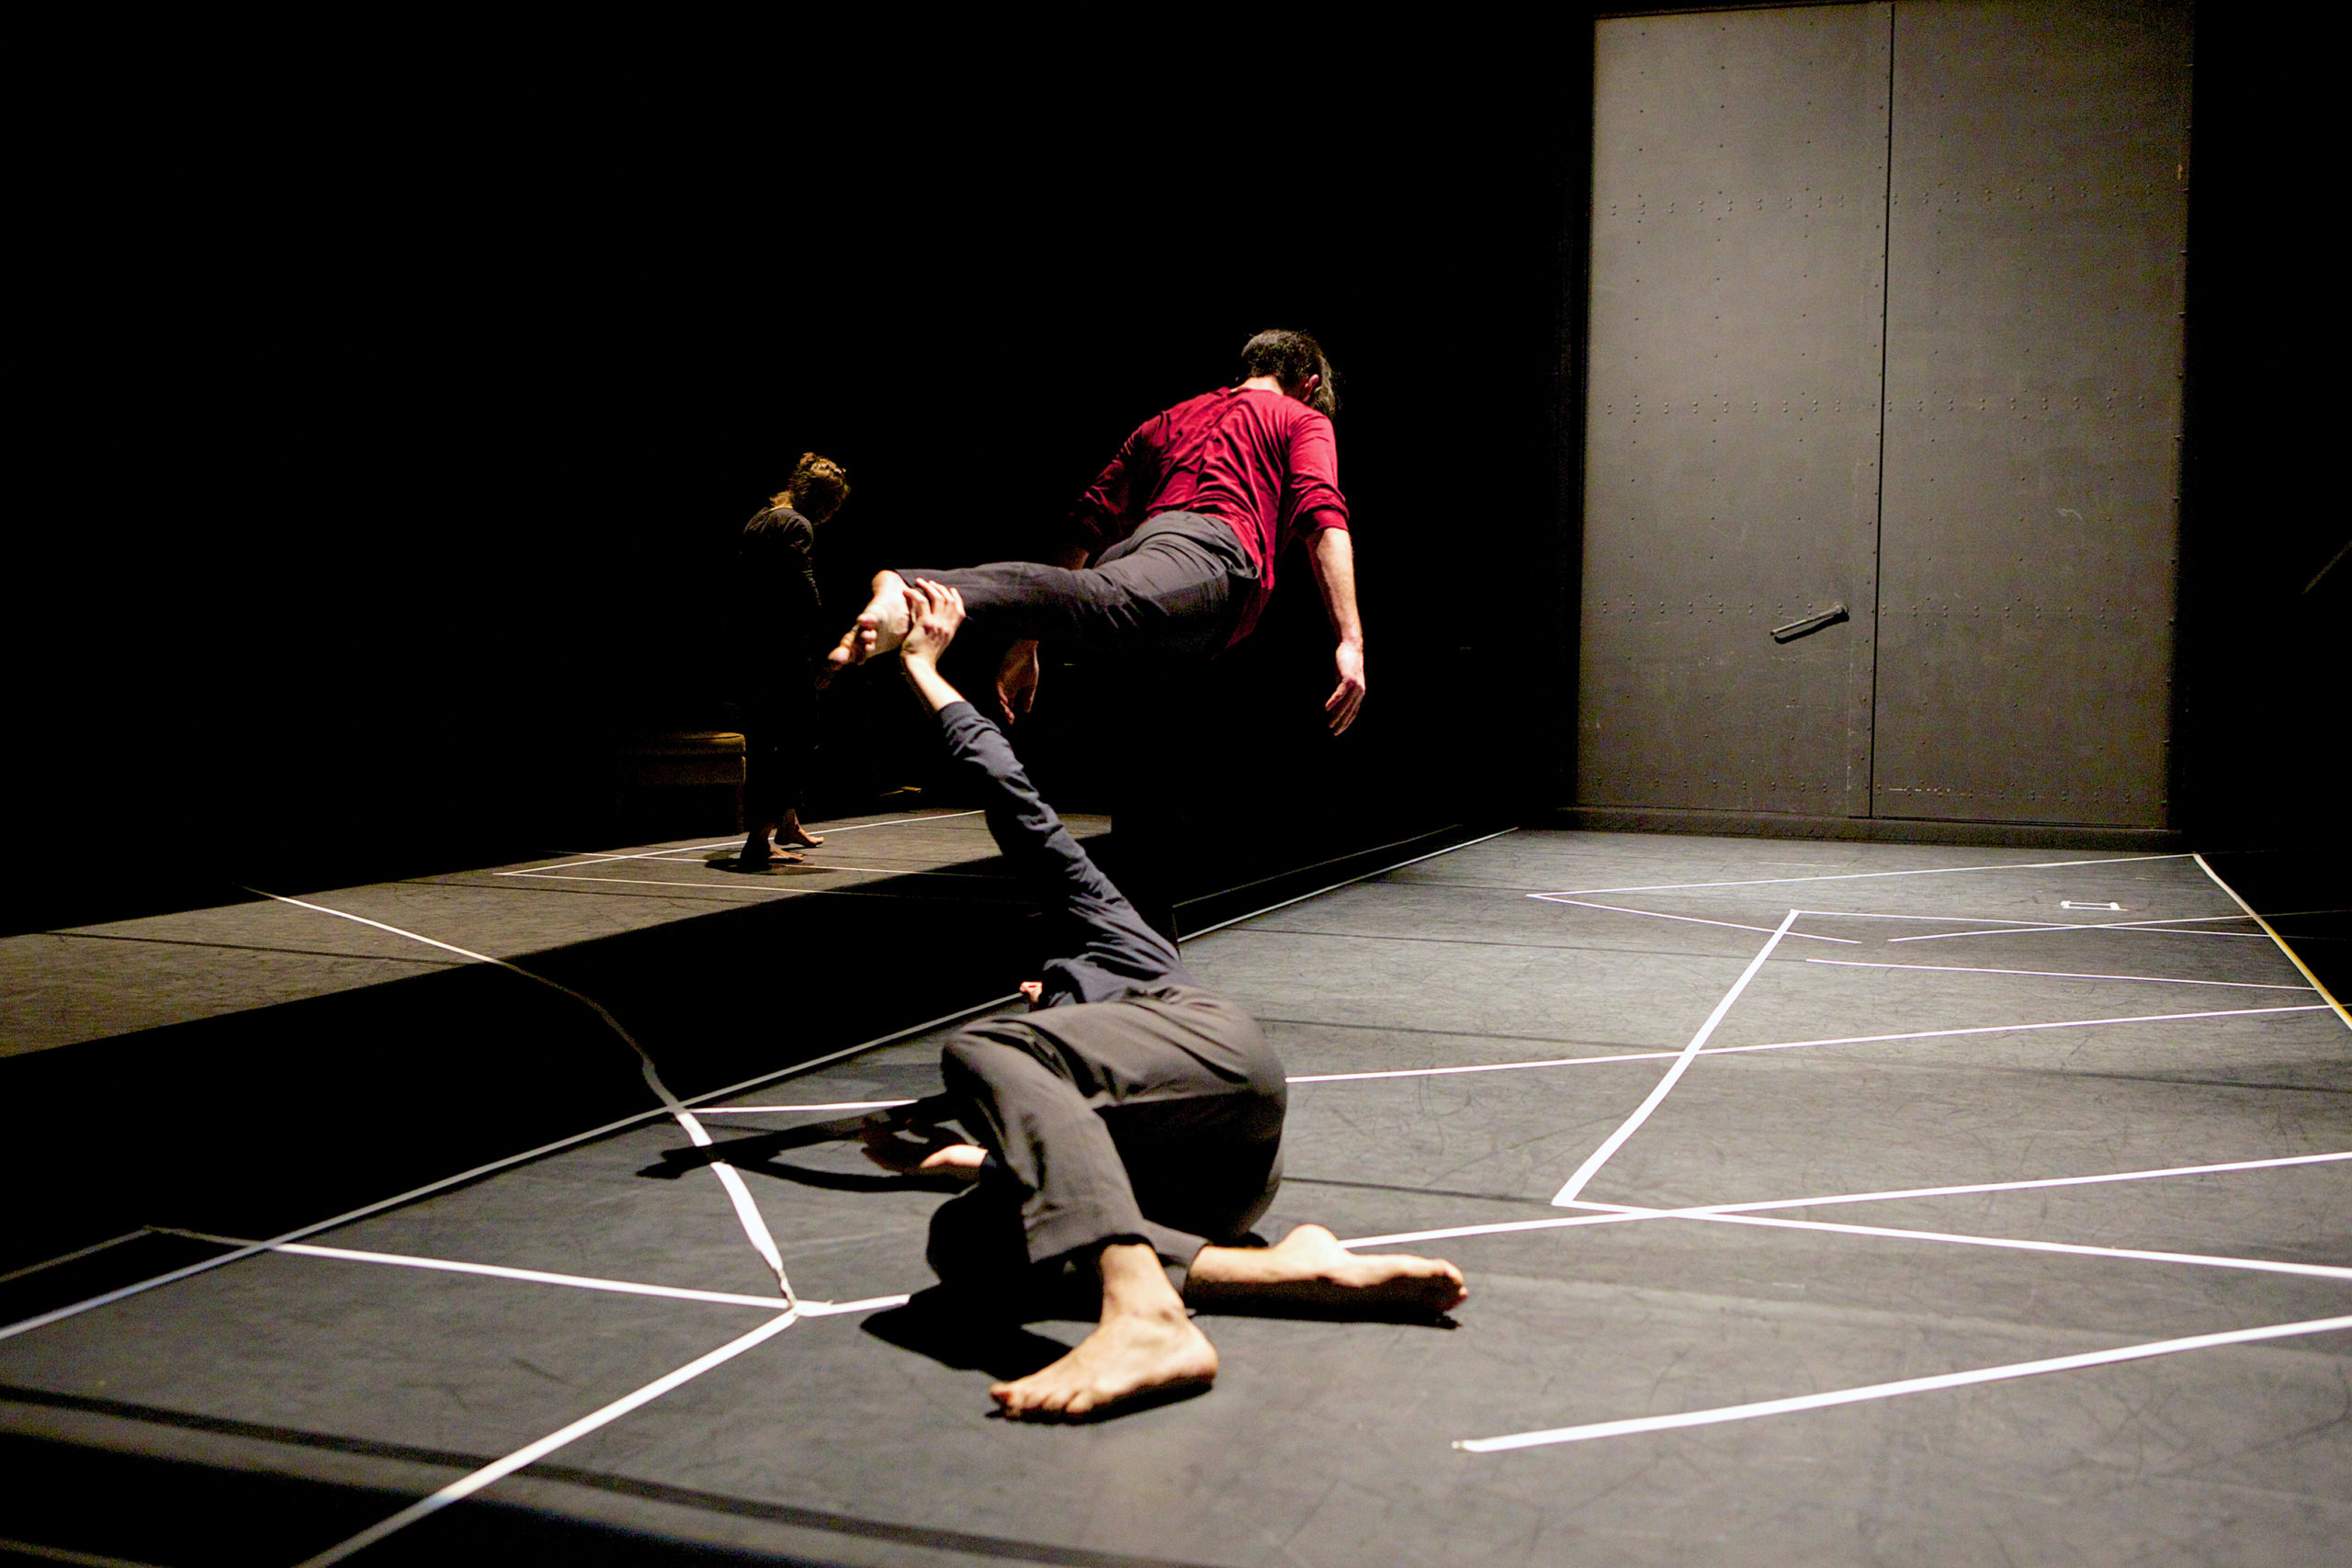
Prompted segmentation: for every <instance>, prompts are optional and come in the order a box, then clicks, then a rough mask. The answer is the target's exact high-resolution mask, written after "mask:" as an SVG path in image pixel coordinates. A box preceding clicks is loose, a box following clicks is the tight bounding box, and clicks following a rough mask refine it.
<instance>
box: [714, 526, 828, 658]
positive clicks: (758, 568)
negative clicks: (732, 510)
mask: <svg viewBox="0 0 2352 1568" xmlns="http://www.w3.org/2000/svg"><path fill="white" fill-rule="evenodd" d="M816 548H817V525H815V524H813V523H811V522H809V519H807V518H806V517H803V516H802V515H800V513H797V512H795V511H793V510H792V508H790V507H788V506H771V507H769V508H767V509H766V510H765V511H763V512H761V513H758V514H757V515H755V516H753V517H752V520H751V521H750V522H749V523H746V524H744V525H743V537H742V539H741V541H740V542H739V543H738V544H737V546H736V547H735V567H736V577H737V581H738V582H739V583H741V585H742V586H743V587H746V588H748V589H750V590H752V592H757V593H760V594H763V595H765V596H767V597H766V598H765V599H764V600H763V604H762V606H761V607H762V612H763V619H765V620H766V621H767V623H768V625H769V626H772V627H773V628H774V633H773V642H772V644H771V646H775V647H779V648H788V649H793V650H794V651H795V652H812V651H814V644H815V641H816V639H817V638H819V637H822V636H823V635H824V614H825V606H824V603H823V601H822V600H820V598H819V597H818V595H817V562H816Z"/></svg>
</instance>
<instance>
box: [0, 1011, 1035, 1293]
mask: <svg viewBox="0 0 2352 1568" xmlns="http://www.w3.org/2000/svg"><path fill="white" fill-rule="evenodd" d="M1020 999H1021V998H1019V997H1018V996H1003V997H994V998H989V1000H987V1001H984V1002H980V1003H978V1004H976V1005H974V1006H972V1007H967V1008H959V1009H958V1010H956V1011H954V1012H951V1013H943V1014H941V1015H940V1016H939V1017H937V1018H933V1019H927V1020H925V1021H922V1022H921V1023H916V1024H910V1025H908V1026H907V1027H906V1028H904V1029H900V1030H897V1031H894V1032H891V1033H888V1034H881V1035H876V1037H875V1038H873V1039H871V1040H864V1041H860V1042H859V1043H856V1044H854V1045H844V1046H842V1048H841V1049H840V1050H838V1051H831V1052H828V1053H826V1054H825V1055H821V1056H813V1057H811V1058H809V1060H808V1061H805V1062H796V1063H794V1064H793V1065H792V1066H788V1067H780V1068H777V1069H776V1070H775V1071H774V1072H766V1073H759V1074H755V1075H753V1076H752V1077H748V1078H743V1079H741V1080H740V1081H738V1082H735V1083H731V1084H728V1085H726V1086H724V1087H722V1088H719V1089H708V1090H706V1091H704V1092H703V1093H701V1094H698V1095H696V1096H695V1097H694V1098H693V1099H692V1100H689V1101H687V1103H688V1104H690V1105H700V1104H702V1103H704V1102H705V1101H707V1100H725V1099H727V1098H728V1097H729V1096H730V1095H737V1094H748V1093H750V1092H751V1091H752V1089H758V1088H760V1087H762V1086H763V1085H765V1084H770V1083H774V1082H775V1081H777V1080H778V1079H782V1078H793V1077H805V1076H806V1075H808V1074H809V1073H813V1072H815V1071H816V1070H817V1069H818V1068H820V1067H825V1066H831V1065H832V1064H833V1063H835V1062H839V1061H842V1060H844V1059H845V1058H847V1057H851V1056H855V1055H860V1054H862V1053H864V1052H867V1051H876V1050H879V1049H881V1048H882V1047H883V1046H885V1045H894V1044H896V1043H899V1041H901V1040H911V1039H914V1038H916V1037H917V1036H919V1035H923V1034H928V1033H930V1032H932V1031H933V1030H935V1029H940V1028H943V1027H944V1026H946V1025H948V1024H951V1023H956V1022H958V1021H962V1020H964V1019H967V1018H977V1017H978V1016H980V1015H981V1014H982V1013H987V1012H993V1011H995V1010H998V1009H1000V1008H1004V1007H1009V1006H1011V1005H1012V1003H1014V1002H1017V1001H1019V1000H1020ZM668 1114H669V1112H668V1111H664V1110H662V1109H661V1108H659V1107H656V1108H654V1109H652V1110H650V1111H638V1112H636V1113H635V1114H633V1115H628V1116H624V1117H621V1118H620V1119H619V1120H618V1121H614V1122H605V1123H604V1124H603V1125H602V1126H597V1127H591V1128H589V1129H588V1130H587V1131H585V1132H582V1133H572V1134H568V1135H566V1136H564V1137H560V1138H557V1139H555V1140H554V1141H553V1142H551V1143H545V1144H541V1145H537V1147H535V1148H528V1149H525V1150H523V1151H522V1152H521V1153H520V1154H512V1155H502V1156H499V1157H498V1158H496V1159H493V1160H485V1161H484V1162H482V1163H481V1165H477V1166H472V1167H469V1168H467V1169H464V1170H461V1171H458V1172H457V1173H456V1174H455V1175H452V1176H443V1177H437V1178H435V1179H433V1180H431V1181H428V1182H425V1183H424V1185H422V1186H419V1187H412V1188H410V1189H409V1190H407V1191H405V1192H395V1193H393V1194H392V1195H391V1196H390V1197H389V1198H379V1199H377V1200H376V1201H373V1202H371V1203H362V1204H360V1205H359V1206H358V1207H357V1208H356V1209H346V1210H345V1211H344V1212H343V1213H340V1214H331V1215H329V1216H328V1217H327V1218H325V1219H323V1220H313V1221H311V1223H310V1224H305V1225H297V1226H296V1227H295V1228H294V1229H292V1230H290V1231H284V1232H281V1233H279V1234H278V1235H276V1236H273V1237H271V1238H270V1240H269V1241H267V1242H256V1243H254V1245H253V1246H251V1247H238V1248H237V1249H236V1250H235V1251H233V1252H224V1253H222V1254H221V1255H220V1257H218V1258H204V1259H202V1260H200V1261H198V1262H195V1263H188V1264H184V1265H182V1266H181V1267H179V1268H177V1269H165V1270H164V1272H163V1273H161V1274H151V1275H149V1276H148V1277H147V1278H146V1279H144V1280H133V1281H132V1282H131V1283H130V1284H128V1285H118V1286H116V1287H115V1288H114V1289H113V1290H111V1291H101V1292H98V1293H97V1294H96V1295H95V1296H85V1297H84V1298H82V1299H81V1300H80V1301H78V1302H70V1303H67V1304H65V1305H64V1306H62V1307H51V1309H50V1310H49V1311H47V1312H44V1313H36V1314H34V1315H32V1316H31V1317H25V1318H18V1319H17V1321H16V1322H14V1323H11V1324H7V1325H0V1340H5V1339H11V1338H14V1337H16V1336H17V1335H19V1334H29V1333H31V1332H32V1331H33V1330H34V1329H36V1328H45V1327H47V1326H48V1325H51V1324H52V1323H62V1322H63V1321H64V1320H65V1319H67V1318H69V1317H78V1316H80V1315H81V1314H84V1313H85V1312H95V1311H96V1310H97V1309H98V1308H100V1307H107V1306H112V1305H114V1304H115V1303H117V1302H122V1301H128V1300H130V1298H131V1297H132V1296H138V1295H144V1294H146V1292H149V1291H154V1290H161V1289H162V1288H163V1287H164V1286H165V1285H175V1284H177V1283H179V1282H180V1281H181V1280H191V1279H194V1278H195V1277H196V1276H197V1275H198V1274H209V1273H210V1272H211V1271H212V1270H213V1269H225V1268H227V1267H228V1266H229V1265H231V1264H232V1263H241V1262H243V1260H244V1259H246V1258H254V1257H258V1256H259V1255H260V1254H262V1253H264V1252H266V1251H267V1250H268V1249H269V1248H270V1247H273V1246H276V1245H277V1244H279V1243H281V1242H288V1241H297V1240H300V1238H301V1237H303V1236H306V1235H318V1234H320V1233H321V1232H322V1231H331V1230H334V1228H335V1227H336V1226H338V1225H347V1224H351V1223H352V1222H353V1221H355V1220H364V1219H366V1218H367V1217H368V1215H370V1214H380V1213H385V1212H386V1211H388V1210H391V1209H397V1208H400V1207H401V1205H403V1204H407V1203H413V1202H415V1201H418V1200H419V1199H421V1198H429V1197H431V1196H432V1195H433V1194H434V1193H435V1192H446V1191H447V1190H449V1189H451V1188H453V1187H462V1186H464V1185H465V1184H466V1183H467V1182H469V1181H478V1180H480V1179H481V1178H483V1177H485V1176H489V1175H492V1174H494V1173H495V1172H498V1171H502V1170H510V1169H512V1168H515V1167H516V1166H518V1165H527V1164H529V1163H530V1162H531V1161H533V1160H535V1159H542V1158H544V1157H546V1156H548V1155H551V1154H560V1153H561V1152H562V1151H563V1150H565V1149H571V1148H578V1147H579V1146H580V1145H582V1144H589V1143H594V1142H595V1141H596V1140H597V1139H599V1138H604V1137H609V1136H610V1135H612V1134H615V1133H620V1132H626V1131H628V1129H629V1128H631V1127H637V1126H642V1125H643V1124H644V1123H646V1122H650V1121H652V1120H653V1119H654V1118H656V1117H658V1116H666V1115H668Z"/></svg>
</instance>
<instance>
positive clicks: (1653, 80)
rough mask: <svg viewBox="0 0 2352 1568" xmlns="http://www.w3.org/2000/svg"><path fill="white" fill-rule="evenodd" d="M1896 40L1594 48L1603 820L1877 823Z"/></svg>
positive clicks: (1583, 733)
mask: <svg viewBox="0 0 2352 1568" xmlns="http://www.w3.org/2000/svg"><path fill="white" fill-rule="evenodd" d="M1891 22H1892V17H1891V8H1890V7H1889V6H1885V5H1860V6H1809V7H1800V8H1792V9H1785V10H1770V11H1750V12H1735V13H1720V14H1713V15H1685V16H1674V17H1634V18H1625V19H1616V20H1608V21H1603V22H1601V23H1600V24H1599V28H1598V35H1597V39H1596V49H1595V73H1596V82H1595V109H1594V169H1593V196H1592V201H1593V212H1592V276H1591V310H1590V333H1589V344H1588V351H1587V352H1588V388H1587V392H1588V400H1587V405H1586V470H1585V509H1584V511H1585V536H1584V567H1583V595H1584V598H1583V606H1582V609H1583V615H1582V646H1581V672H1580V677H1579V698H1578V715H1577V723H1578V728H1579V736H1578V747H1577V799H1578V800H1579V801H1580V802H1582V803H1584V804H1588V805H1632V806H1665V807H1701V808H1713V809H1723V810H1741V811H1772V812H1795V813H1804V814H1826V815H1849V814H1850V815H1867V813H1868V811H1869V799H1870V795H1869V780H1870V724H1871V664H1872V648H1871V637H1872V626H1871V615H1870V614H1869V607H1870V605H1871V603H1872V600H1873V597H1874V594H1875V581H1874V576H1873V573H1874V570H1875V561H1876V529H1877V506H1878V490H1879V482H1878V466H1877V465H1878V446H1879V401H1880V370H1881V362H1882V350H1881V342H1880V333H1881V327H1882V322H1883V299H1882V291H1883V278H1884V252H1885V235H1884V220H1885V210H1886V209H1885V199H1886V164H1885V134H1886V126H1887V120H1888V113H1889V110H1888V98H1887V91H1888V80H1889V66H1888V42H1889V35H1890V31H1891ZM1838 603H1843V604H1846V605H1847V606H1849V609H1851V610H1852V612H1853V615H1854V618H1853V619H1852V620H1850V621H1848V622H1846V623H1844V624H1842V625H1837V626H1829V627H1828V628H1826V629H1825V630H1822V631H1820V632H1817V633H1815V634H1814V635H1811V636H1809V637H1804V638H1802V639H1800V640H1795V641H1792V642H1789V643H1787V644H1786V645H1781V644H1778V643H1775V642H1774V641H1773V640H1772V638H1771V637H1770V635H1769V632H1770V628H1771V627H1773V626H1779V625H1782V624H1784V623H1787V622H1791V621H1794V620H1796V619H1798V618H1799V617H1802V616H1805V615H1810V614H1812V613H1814V612H1816V611H1819V610H1823V609H1826V608H1827V607H1828V606H1830V605H1831V604H1838Z"/></svg>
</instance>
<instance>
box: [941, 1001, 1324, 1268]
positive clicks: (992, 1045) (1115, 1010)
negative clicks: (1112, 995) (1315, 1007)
mask: <svg viewBox="0 0 2352 1568" xmlns="http://www.w3.org/2000/svg"><path fill="white" fill-rule="evenodd" d="M942 1070H943V1074H944V1077H945V1079H946V1089H947V1093H946V1097H945V1098H946V1100H947V1101H948V1104H949V1105H950V1106H951V1107H952V1108H953V1110H954V1111H955V1112H956V1117H957V1119H958V1120H960V1121H961V1122H963V1123H964V1125H965V1128H966V1129H967V1131H968V1132H970V1133H971V1134H972V1135H973V1136H974V1137H975V1138H977V1139H978V1140H979V1141H980V1142H981V1143H982V1144H983V1145H985V1146H986V1147H987V1149H988V1151H989V1155H990V1156H993V1157H992V1158H991V1159H990V1161H989V1165H988V1167H987V1168H985V1169H984V1170H983V1172H982V1174H981V1178H980V1180H979V1182H978V1184H977V1185H976V1186H975V1187H974V1188H973V1190H971V1191H969V1192H967V1193H964V1194H962V1195H961V1196H959V1197H956V1198H954V1199H952V1200H950V1201H948V1202H946V1203H944V1204H943V1205H942V1206H941V1207H940V1209H939V1210H938V1212H937V1213H935V1214H934V1215H933V1219H932V1226H931V1247H930V1254H929V1256H930V1261H931V1266H932V1268H933V1270H934V1271H935V1272H936V1273H937V1274H938V1275H939V1277H940V1280H942V1281H943V1282H944V1283H946V1284H949V1285H953V1286H958V1287H970V1288H975V1289H978V1290H980V1291H984V1292H989V1293H991V1294H994V1295H998V1296H1000V1297H1001V1298H1002V1299H1003V1300H1004V1301H1005V1303H1007V1304H1008V1305H1010V1304H1012V1303H1014V1302H1019V1301H1027V1300H1033V1299H1035V1295H1036V1294H1037V1293H1038V1292H1045V1291H1049V1290H1051V1289H1052V1288H1053V1287H1054V1285H1055V1283H1056V1282H1057V1278H1058V1277H1059V1276H1060V1275H1062V1274H1063V1273H1065V1272H1066V1271H1068V1270H1069V1269H1072V1268H1074V1267H1075V1266H1077V1265H1078V1264H1079V1263H1080V1261H1081V1260H1091V1256H1092V1252H1093V1250H1094V1249H1097V1248H1099V1247H1102V1246H1103V1245H1104V1244H1105V1243H1110V1242H1143V1243H1147V1244H1148V1245H1149V1246H1150V1247H1151V1248H1152V1250H1153V1251H1154V1252H1156V1253H1158V1254H1159V1258H1160V1261H1161V1262H1162V1263H1164V1264H1166V1265H1167V1266H1168V1268H1169V1269H1170V1278H1171V1280H1173V1281H1174V1282H1175V1283H1176V1284H1177V1286H1178V1288H1179V1289H1180V1290H1181V1289H1182V1280H1183V1272H1184V1270H1186V1269H1189V1268H1190V1267H1191V1266H1192V1262H1193V1257H1194V1256H1195V1255H1196V1254H1197V1253H1199V1251H1200V1250H1201V1248H1202V1247H1204V1246H1207V1245H1209V1244H1211V1243H1216V1244H1219V1245H1232V1244H1234V1243H1237V1242H1239V1241H1240V1240H1242V1239H1243V1238H1244V1237H1245V1236H1246V1235H1248V1234H1249V1231H1250V1226H1251V1225H1252V1224H1256V1223H1257V1221H1258V1219H1259V1218H1260V1216H1261V1215H1263V1214H1264V1213H1265V1212H1266V1209H1267V1206H1268V1205H1269V1204H1271V1203H1272V1201H1273V1199H1274V1191H1275V1190H1276V1188H1278V1187H1279V1186H1280V1185H1281V1183H1282V1134H1283V1106H1284V1102H1285V1100H1286V1098H1287V1090H1286V1089H1285V1087H1284V1084H1283V1066H1282V1061H1281V1059H1280V1058H1279V1057H1277V1056H1276V1055H1274V1052H1273V1048H1272V1046H1270V1045H1268V1044H1267V1043H1266V1041H1265V1037H1264V1036H1263V1035H1262V1034H1261V1033H1260V1032H1259V1029H1258V1024H1257V1021H1255V1020H1254V1019H1252V1018H1251V1017H1250V1015H1249V1014H1248V1013H1247V1012H1245V1011H1243V1010H1241V1009H1240V1008H1239V1007H1237V1006H1236V1005H1235V1004H1233V1003H1232V1002H1229V1001H1227V1000H1226V999H1225V998H1222V997H1218V996H1213V995H1211V994H1210V993H1208V992H1206V991H1202V990H1196V989H1193V988H1192V987H1183V986H1170V987H1163V988H1161V989H1159V990H1158V991H1155V992H1153V993H1152V994H1150V995H1148V996H1138V997H1136V998H1133V999H1130V1000H1127V1001H1118V1002H1090V1003H1086V1004H1082V1005H1080V1006H1075V1007H1060V1008H1049V1009H1047V1010H1044V1011H1042V1012H1035V1013H1031V1014H1028V1015H1027V1016H1026V1017H1019V1018H995V1019H986V1020H983V1021H980V1022H978V1023H975V1024H972V1025H969V1026H967V1028H965V1029H964V1030H963V1031H961V1032H959V1033H958V1034H957V1035H956V1038H955V1039H953V1040H951V1041H950V1042H949V1043H948V1044H947V1046H946V1049H945V1052H944V1060H943V1062H942Z"/></svg>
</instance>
